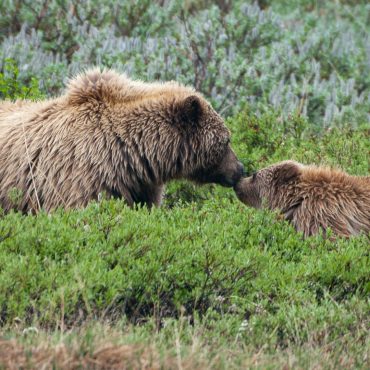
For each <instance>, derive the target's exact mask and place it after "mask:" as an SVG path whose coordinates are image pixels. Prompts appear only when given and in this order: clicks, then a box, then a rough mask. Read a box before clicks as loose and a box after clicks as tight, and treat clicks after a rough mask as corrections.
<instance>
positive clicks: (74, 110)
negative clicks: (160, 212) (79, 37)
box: [0, 69, 243, 212]
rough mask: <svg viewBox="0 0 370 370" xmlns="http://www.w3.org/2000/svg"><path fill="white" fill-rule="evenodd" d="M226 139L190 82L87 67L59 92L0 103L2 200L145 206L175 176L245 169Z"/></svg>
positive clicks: (27, 204)
mask: <svg viewBox="0 0 370 370" xmlns="http://www.w3.org/2000/svg"><path fill="white" fill-rule="evenodd" d="M229 142H230V133H229V131H228V129H227V128H226V127H225V125H224V123H223V120H222V119H221V117H220V116H219V115H218V114H217V113H216V112H215V111H214V110H213V108H212V107H211V105H210V104H209V103H208V102H207V101H206V100H205V99H204V98H203V97H202V96H201V94H199V93H197V92H196V91H194V90H193V89H192V88H189V87H186V86H183V85H180V84H178V83H176V82H166V83H143V82H139V81H132V80H130V79H129V78H127V77H126V76H125V75H122V74H118V73H116V72H114V71H111V70H105V71H100V70H99V69H93V70H90V71H87V72H86V73H84V74H81V75H80V76H78V77H77V78H75V79H73V80H71V81H70V83H69V85H68V87H67V90H66V93H65V94H64V95H62V96H60V97H58V98H55V99H50V100H47V101H43V102H28V101H23V102H22V101H20V102H15V103H11V102H3V103H0V206H1V207H2V208H3V209H5V210H6V211H8V210H10V209H12V208H16V209H18V210H21V211H23V212H27V211H30V210H31V211H35V210H39V209H45V210H46V211H49V210H51V209H54V208H56V207H58V206H63V207H65V208H70V207H80V206H85V205H86V204H87V203H88V201H90V200H92V199H96V198H97V197H98V194H99V193H101V192H104V193H106V194H107V195H108V196H114V197H122V198H124V199H125V200H126V201H127V203H128V204H129V205H132V204H134V203H143V204H147V205H148V206H151V205H159V204H160V202H161V198H162V193H163V187H164V184H165V183H166V182H168V181H170V180H172V179H177V178H185V179H190V180H194V181H196V182H199V183H208V182H214V183H218V184H221V185H224V186H233V185H235V184H236V182H237V181H238V180H239V178H240V177H241V175H242V172H243V166H242V164H241V163H240V162H239V161H238V160H237V158H236V156H235V154H234V153H233V151H232V149H231V147H230V144H229ZM14 189H16V194H18V196H17V197H14V191H13V190H14Z"/></svg>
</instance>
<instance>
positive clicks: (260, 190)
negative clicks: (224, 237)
mask: <svg viewBox="0 0 370 370" xmlns="http://www.w3.org/2000/svg"><path fill="white" fill-rule="evenodd" d="M235 191H236V194H237V196H238V198H239V199H240V200H241V201H242V202H243V203H245V204H247V205H249V206H251V207H255V208H260V207H261V206H263V205H264V202H266V205H267V207H268V208H270V209H279V210H281V212H282V213H283V214H284V216H285V218H286V219H287V220H289V221H291V222H292V224H293V225H294V227H295V228H296V229H297V230H298V231H302V232H303V234H304V235H305V236H309V235H313V234H316V233H317V232H318V231H319V229H320V228H321V229H323V230H324V231H325V230H326V229H327V228H329V227H330V228H331V229H332V230H333V232H334V233H335V234H337V235H340V236H350V235H357V234H359V233H360V232H361V231H363V232H365V233H369V232H370V177H356V176H350V175H348V174H346V173H344V172H341V171H338V170H334V169H330V168H326V167H316V166H304V165H302V164H300V163H297V162H294V161H284V162H280V163H277V164H275V165H273V166H271V167H267V168H264V169H262V170H260V171H258V172H256V173H255V174H254V175H253V176H251V177H248V178H243V179H241V180H240V181H239V183H238V184H237V185H236V186H235Z"/></svg>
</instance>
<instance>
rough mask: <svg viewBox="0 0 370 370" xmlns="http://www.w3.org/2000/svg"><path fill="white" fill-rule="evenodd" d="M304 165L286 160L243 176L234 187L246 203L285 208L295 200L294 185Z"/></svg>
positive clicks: (252, 205) (256, 206)
mask: <svg viewBox="0 0 370 370" xmlns="http://www.w3.org/2000/svg"><path fill="white" fill-rule="evenodd" d="M302 168H303V165H302V164H300V163H298V162H295V161H284V162H280V163H276V164H274V165H272V166H270V167H266V168H263V169H262V170H259V171H257V172H255V173H254V174H253V175H252V176H250V177H246V178H242V179H241V180H240V181H239V182H238V183H237V184H236V186H235V187H234V189H235V193H236V195H237V197H238V198H239V200H240V201H242V202H243V203H244V204H246V205H248V206H250V207H254V208H261V207H262V206H263V205H266V206H267V207H268V208H271V209H275V208H281V209H284V208H285V207H286V206H288V205H289V204H290V203H291V201H294V199H290V198H294V197H295V193H294V187H295V184H296V182H297V180H298V178H299V177H300V175H301V171H302Z"/></svg>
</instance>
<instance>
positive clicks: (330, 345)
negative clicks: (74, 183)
mask: <svg viewBox="0 0 370 370" xmlns="http://www.w3.org/2000/svg"><path fill="white" fill-rule="evenodd" d="M247 3H248V2H246V4H244V2H241V1H235V2H230V4H231V5H227V4H229V2H224V1H214V2H209V1H200V2H192V1H189V2H184V4H185V5H184V7H183V8H181V6H180V5H179V4H180V2H176V1H169V2H168V3H166V4H164V3H163V2H160V1H159V2H153V1H152V2H147V1H143V2H141V4H142V5H141V6H140V2H132V4H133V5H127V6H126V5H125V6H123V8H119V7H118V5H117V4H118V2H117V1H113V0H112V1H107V0H102V1H101V3H99V11H96V12H94V6H98V5H97V2H96V1H94V0H92V1H91V2H90V3H89V5H88V6H87V7H86V8H83V7H82V8H81V7H80V8H79V5H78V4H79V3H78V4H77V5H76V8H73V7H72V6H71V3H70V2H68V1H64V0H63V1H59V2H57V1H55V0H51V1H46V2H45V4H48V6H47V7H46V8H45V9H44V8H43V7H42V2H34V3H33V2H11V1H8V2H7V1H5V2H4V3H3V5H0V10H1V15H0V29H1V31H2V32H1V36H0V57H1V58H0V59H1V61H0V68H1V69H0V72H1V73H0V97H1V98H10V99H14V98H25V97H26V98H31V99H40V98H43V97H45V96H49V95H53V94H57V93H59V92H60V91H61V89H62V86H63V84H64V82H65V78H66V76H68V75H70V74H73V73H74V71H76V69H77V68H81V69H82V68H84V67H86V66H87V65H88V64H89V63H93V64H101V65H106V66H108V67H110V66H113V67H115V68H117V69H124V70H128V71H129V72H131V73H132V74H133V75H134V76H136V77H140V78H143V79H153V78H160V79H168V78H176V79H178V80H181V81H183V82H187V83H190V84H192V85H195V86H197V88H198V89H199V90H201V91H202V92H203V93H204V94H205V96H206V97H207V98H208V99H209V100H211V101H212V103H213V104H214V105H215V107H216V108H217V109H218V110H219V111H220V112H221V113H222V114H223V115H224V116H225V117H226V124H227V126H228V127H229V128H230V130H231V132H232V146H233V148H234V149H235V151H236V153H237V155H238V157H239V158H240V159H241V160H242V161H243V163H244V165H245V166H246V168H247V169H248V170H249V171H252V170H253V169H258V168H261V167H264V166H266V165H269V164H271V163H274V162H277V161H280V160H284V159H295V160H298V161H300V162H303V163H316V164H325V165H330V166H334V167H339V168H342V169H343V170H345V171H347V172H349V173H350V174H354V175H369V172H370V123H369V121H370V116H369V107H370V95H369V94H370V79H369V76H370V73H369V72H370V62H369V55H370V54H369V50H370V39H369V37H368V34H367V33H368V32H367V31H368V30H369V19H368V16H367V10H368V9H369V6H368V5H367V4H366V2H354V1H352V2H351V1H328V2H325V4H319V2H316V1H310V0H305V1H292V2H286V1H283V0H281V1H274V2H272V1H268V0H267V1H259V2H258V4H259V5H258V4H257V3H255V4H253V3H252V2H251V3H248V4H247ZM288 3H289V4H288ZM17 4H18V8H17V7H16V5H17ZM33 6H34V7H35V8H33ZM115 6H117V9H116V8H115V12H114V13H115V14H116V17H115V18H113V15H112V14H111V13H112V12H111V8H112V7H113V8H114V7H115ZM166 6H167V10H166V9H165V7H166ZM4 7H7V8H6V9H5V8H4ZM89 7H90V8H91V9H90V8H89ZM179 7H180V8H179ZM43 9H44V10H43ZM5 10H6V11H5ZM166 11H167V12H168V14H169V15H168V16H166V14H167V13H166ZM43 12H44V13H43ZM60 12H62V14H61V13H60ZM63 12H64V13H63ZM40 14H41V15H42V17H40ZM127 14H128V15H129V17H127V18H125V15H127ZM138 15H140V16H141V17H144V18H143V19H144V20H145V22H144V20H143V21H141V22H138V21H137V19H138ZM205 20H209V22H208V23H207V22H206V21H205ZM53 22H55V27H54V23H53ZM26 24H27V25H26ZM207 24H208V25H207ZM87 25H89V26H87ZM112 25H114V26H112ZM180 25H182V26H181V27H180ZM112 27H113V28H114V29H113V28H112ZM207 27H209V28H207ZM212 27H215V28H217V30H218V31H217V37H215V39H217V40H213V39H209V38H207V37H208V36H209V35H211V36H212V35H213V32H214V33H215V35H216V31H212V30H213V28H212ZM220 27H221V28H220ZM222 27H223V28H222ZM71 30H72V31H73V32H72V31H71ZM96 30H98V31H99V32H97V31H96ZM220 30H222V32H223V33H222V32H221V33H222V34H223V35H224V36H225V35H226V36H225V37H224V39H222V38H219V34H220ZM211 31H212V32H211ZM366 35H367V36H366ZM221 39H222V40H223V41H222V40H221ZM220 40H221V41H222V42H221V41H220ZM225 40H226V41H225ZM108 41H109V42H108ZM76 45H77V46H78V48H76ZM127 45H129V46H127ZM189 45H190V49H189ZM194 45H198V46H197V47H198V48H199V50H198V49H196V48H194ZM236 46H240V47H238V48H236ZM149 47H152V49H150V48H149ZM120 48H121V49H120ZM148 48H149V49H148ZM186 48H188V50H190V51H189V54H183V53H184V50H187V49H186ZM207 48H208V49H207ZM119 50H121V51H120V52H118V51H119ZM122 50H124V51H125V52H123V51H122ZM143 50H144V51H143ZM145 50H146V51H145ZM175 50H177V51H178V55H177V54H176V53H175ZM225 50H226V51H225ZM207 51H209V52H212V53H213V54H212V53H211V55H213V56H214V58H215V59H214V60H215V62H214V63H211V62H210V61H207V59H206V56H207V55H208V54H207ZM141 52H143V53H144V54H145V53H147V54H145V55H144V56H145V58H144V59H142V58H139V57H138V55H139V54H140V53H141ZM167 52H168V53H172V54H174V55H175V54H176V58H178V59H171V60H167V59H166V58H167V54H166V53H167ZM197 52H199V53H198V55H199V57H200V58H198V59H197V58H196V55H197ZM6 58H11V59H8V60H7V61H5V59H6ZM189 58H190V59H189ZM143 60H144V62H143ZM164 61H167V62H164ZM166 63H167V64H166ZM220 71H221V72H222V73H221V72H220ZM215 76H216V77H217V78H215ZM369 367H370V235H361V236H358V237H355V238H351V239H340V238H339V239H336V240H329V239H328V238H324V237H322V236H321V235H318V236H315V237H311V238H308V239H303V238H302V235H301V234H299V233H296V232H295V231H294V229H293V228H292V227H291V226H290V225H289V224H288V223H286V222H285V221H284V220H282V218H281V216H280V215H279V214H277V213H274V212H270V211H263V210H261V211H260V210H258V211H257V210H254V209H250V208H247V207H245V206H244V205H243V204H241V203H240V202H239V201H238V200H237V199H236V197H235V194H234V193H233V190H231V189H225V188H221V187H219V186H213V185H209V186H203V187H198V186H196V185H194V184H191V183H188V182H173V183H171V184H169V186H168V188H167V191H166V196H165V199H164V204H163V206H162V207H161V208H159V209H153V210H151V211H149V210H147V209H146V208H135V209H130V208H128V207H127V206H125V204H124V203H123V202H122V201H119V200H116V201H113V200H107V199H102V200H101V201H99V202H96V203H91V204H90V205H89V206H88V207H87V208H86V209H81V210H72V211H64V210H62V209H60V210H57V211H55V212H53V213H51V214H46V213H40V214H38V215H36V216H34V215H21V214H18V213H9V214H3V213H1V217H0V369H2V368H4V369H8V368H10V369H18V368H23V369H28V368H29V369H31V368H32V369H33V368H35V369H39V368H56V369H79V368H107V369H108V368H109V369H111V368H113V369H114V368H117V369H122V368H125V369H137V368H146V369H162V368H171V369H238V368H257V369H276V368H281V369H333V370H334V369H367V368H369Z"/></svg>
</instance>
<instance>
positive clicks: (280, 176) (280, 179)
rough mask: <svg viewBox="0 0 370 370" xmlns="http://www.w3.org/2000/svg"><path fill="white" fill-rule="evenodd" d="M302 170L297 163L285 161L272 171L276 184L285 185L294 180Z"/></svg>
mask: <svg viewBox="0 0 370 370" xmlns="http://www.w3.org/2000/svg"><path fill="white" fill-rule="evenodd" d="M301 173H302V171H301V168H300V166H299V164H298V163H296V162H287V163H284V164H282V165H281V166H279V167H278V168H276V170H275V173H274V181H275V184H276V185H277V186H281V185H285V184H287V183H289V182H291V181H294V180H296V179H297V178H298V177H299V176H300V175H301Z"/></svg>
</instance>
